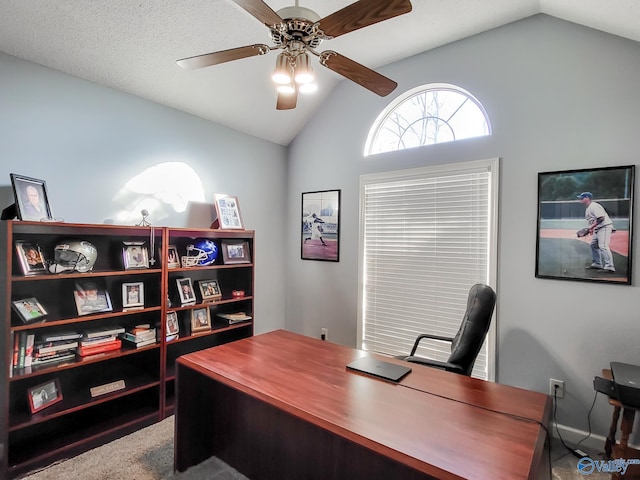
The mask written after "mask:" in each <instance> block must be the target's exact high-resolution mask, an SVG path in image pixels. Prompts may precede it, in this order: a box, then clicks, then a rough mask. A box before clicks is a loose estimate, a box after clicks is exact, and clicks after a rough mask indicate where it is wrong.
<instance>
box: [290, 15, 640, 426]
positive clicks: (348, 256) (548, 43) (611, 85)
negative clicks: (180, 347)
mask: <svg viewBox="0 0 640 480" xmlns="http://www.w3.org/2000/svg"><path fill="white" fill-rule="evenodd" d="M380 71H381V73H383V74H385V75H387V76H389V77H391V78H393V79H394V80H396V81H398V83H399V87H398V89H397V91H396V92H397V94H399V93H402V92H404V91H406V90H409V89H411V88H413V87H415V86H418V85H423V84H429V83H437V82H444V83H452V84H455V85H459V86H460V87H462V88H464V89H466V90H468V91H470V92H471V93H472V94H474V95H475V96H476V97H477V98H478V99H479V100H480V102H482V103H483V105H484V107H485V108H486V110H487V112H488V115H489V117H490V119H491V121H492V127H493V135H492V136H491V137H486V138H480V139H470V140H465V141H461V142H458V143H449V144H440V145H435V146H429V147H424V148H418V149H412V150H406V151H403V152H398V153H388V154H382V155H377V156H373V157H368V158H365V157H363V153H362V152H363V147H364V143H365V140H366V137H367V133H368V130H369V128H370V126H371V125H372V123H373V121H374V120H375V118H376V117H377V115H378V114H379V113H380V111H381V110H382V109H383V108H384V107H385V106H386V105H387V103H388V102H389V101H390V100H391V99H392V98H393V95H394V94H392V95H391V97H390V98H378V97H376V96H375V95H373V94H371V93H370V92H368V91H366V90H364V89H362V88H361V87H358V86H356V85H354V84H351V83H350V82H342V83H341V84H340V85H339V86H338V87H337V88H336V90H335V92H334V93H333V95H332V96H331V98H330V99H329V100H328V101H327V102H326V103H325V104H324V105H323V107H322V109H321V110H320V111H319V112H318V113H317V115H315V116H314V118H313V119H312V120H311V121H310V122H309V124H308V125H306V127H305V129H304V130H303V131H302V132H301V134H300V135H298V137H297V138H296V139H295V141H294V142H293V143H292V145H291V146H290V154H289V185H288V191H289V193H288V205H289V210H288V217H287V218H288V228H287V230H286V231H287V232H288V239H287V241H288V245H289V249H288V259H287V263H288V275H287V285H288V292H287V323H286V326H287V328H288V329H291V330H293V331H297V332H301V333H304V334H307V335H311V336H315V337H317V336H319V334H320V329H321V328H322V327H327V328H329V337H330V338H331V340H333V341H336V342H339V343H343V344H346V345H355V342H356V314H357V297H358V292H357V285H358V271H357V266H358V182H359V176H360V175H362V174H365V173H372V172H381V171H390V170H397V169H403V168H411V167H417V166H422V165H433V164H444V163H450V162H459V161H467V160H477V159H485V158H492V157H500V158H501V172H500V176H501V186H500V188H501V192H500V194H501V199H500V209H501V211H500V216H499V223H500V226H499V228H500V232H499V257H498V258H499V274H498V285H497V293H498V307H497V319H498V345H497V353H498V363H497V380H498V381H500V382H501V383H505V384H510V385H515V386H521V387H525V388H528V389H533V390H537V391H541V392H545V393H546V392H547V391H548V384H549V378H550V377H553V378H557V379H562V380H565V381H566V385H565V389H566V397H565V398H564V399H563V400H561V401H560V402H559V405H558V421H559V423H560V424H564V425H567V426H570V427H572V428H575V429H580V430H587V411H588V409H589V407H590V406H591V403H592V401H593V398H594V392H593V388H592V383H591V382H592V379H593V377H594V375H597V374H599V373H600V370H601V369H602V368H603V367H607V366H608V365H609V362H610V361H612V360H618V361H626V362H629V363H634V364H640V349H638V339H639V335H638V332H639V328H638V318H637V317H638V306H639V303H640V302H639V300H640V297H639V295H638V287H637V286H636V285H637V283H638V275H633V283H634V286H619V285H607V284H590V283H583V282H569V281H558V280H548V279H536V278H535V275H534V267H535V242H536V215H537V173H538V172H545V171H555V170H565V169H573V168H591V167H605V166H613V165H630V164H637V163H638V151H640V136H639V135H638V112H640V95H638V91H637V84H638V79H639V78H640V45H639V44H638V43H635V42H632V41H629V40H624V39H621V38H618V37H614V36H610V35H607V34H604V33H601V32H598V31H595V30H591V29H588V28H584V27H581V26H578V25H575V24H571V23H567V22H564V21H561V20H558V19H554V18H552V17H548V16H544V15H538V16H535V17H530V18H528V19H525V20H523V21H520V22H516V23H513V24H510V25H507V26H504V27H501V28H498V29H495V30H492V31H489V32H486V33H483V34H481V35H477V36H475V37H472V38H469V39H466V40H462V41H459V42H456V43H453V44H450V45H447V46H444V47H442V48H438V49H435V50H432V51H429V52H426V53H423V54H420V55H417V56H415V57H413V58H410V59H407V60H404V61H401V62H398V63H395V64H392V65H389V66H387V67H385V68H383V69H380ZM394 93H395V92H394ZM325 189H342V224H341V251H340V262H339V263H328V262H313V261H303V260H300V253H299V251H300V246H299V241H300V240H299V234H298V232H299V228H300V227H299V225H300V213H299V209H300V194H301V192H305V191H312V190H325ZM633 244H634V245H633V248H634V250H635V251H638V236H637V235H636V238H635V239H634V242H633ZM634 266H635V265H634ZM599 397H600V398H598V400H597V404H596V409H595V410H594V414H592V423H593V425H594V431H595V432H596V433H599V434H605V435H606V432H607V428H608V422H609V419H610V415H611V413H610V407H609V406H608V405H607V402H606V400H605V399H604V398H602V396H601V395H600V396H599Z"/></svg>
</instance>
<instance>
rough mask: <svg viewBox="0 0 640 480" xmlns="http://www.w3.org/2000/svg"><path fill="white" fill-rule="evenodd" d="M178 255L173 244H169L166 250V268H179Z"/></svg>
mask: <svg viewBox="0 0 640 480" xmlns="http://www.w3.org/2000/svg"><path fill="white" fill-rule="evenodd" d="M180 266H181V265H180V257H179V256H178V249H177V248H176V246H175V245H169V248H168V250H167V268H180Z"/></svg>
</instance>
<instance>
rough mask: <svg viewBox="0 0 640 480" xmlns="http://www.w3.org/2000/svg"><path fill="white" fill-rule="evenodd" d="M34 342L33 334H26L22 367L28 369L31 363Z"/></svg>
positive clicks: (34, 336)
mask: <svg viewBox="0 0 640 480" xmlns="http://www.w3.org/2000/svg"><path fill="white" fill-rule="evenodd" d="M35 342H36V335H35V333H27V344H26V346H25V349H24V366H25V367H30V366H31V364H32V363H33V353H34V351H33V350H34V345H35Z"/></svg>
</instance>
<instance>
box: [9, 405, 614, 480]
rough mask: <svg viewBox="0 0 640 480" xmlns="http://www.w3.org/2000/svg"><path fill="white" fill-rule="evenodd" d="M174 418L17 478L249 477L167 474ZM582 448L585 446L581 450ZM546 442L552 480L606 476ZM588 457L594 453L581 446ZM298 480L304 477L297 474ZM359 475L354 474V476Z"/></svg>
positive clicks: (211, 472) (196, 470)
mask: <svg viewBox="0 0 640 480" xmlns="http://www.w3.org/2000/svg"><path fill="white" fill-rule="evenodd" d="M173 426H174V417H169V418H167V419H165V420H163V421H162V422H160V423H157V424H155V425H152V426H150V427H147V428H144V429H142V430H139V431H137V432H134V433H132V434H131V435H127V436H126V437H123V438H121V439H118V440H115V441H113V442H111V443H108V444H106V445H103V446H101V447H99V448H95V449H93V450H90V451H88V452H86V453H83V454H82V455H78V456H77V457H74V458H71V459H69V460H65V461H62V462H59V463H56V464H54V465H52V466H49V467H47V468H45V469H43V470H40V471H38V472H32V473H30V474H29V475H27V476H24V477H22V478H23V480H112V479H118V480H249V479H247V477H245V476H244V475H242V474H240V473H239V472H237V471H236V470H234V469H233V468H231V467H230V466H229V465H227V464H225V463H224V462H222V461H220V460H218V459H217V458H211V459H209V460H207V461H205V462H203V463H201V464H200V465H197V466H195V467H192V468H190V469H189V470H187V471H186V472H183V473H177V474H174V473H173ZM585 450H586V449H585ZM565 453H566V449H564V447H562V445H561V444H560V442H558V441H556V440H554V441H553V442H552V450H551V459H552V462H553V480H579V479H581V480H582V479H585V478H588V479H589V480H605V479H607V480H609V479H610V478H611V477H610V475H605V474H602V473H597V472H594V473H592V474H591V475H588V476H585V475H582V474H581V473H580V472H578V469H577V463H578V459H577V458H576V457H574V456H573V455H571V454H566V455H565ZM587 453H588V454H589V455H590V456H591V458H593V459H594V460H600V459H601V458H602V457H601V454H600V452H595V451H587ZM300 480H304V479H300ZM354 480H359V479H354Z"/></svg>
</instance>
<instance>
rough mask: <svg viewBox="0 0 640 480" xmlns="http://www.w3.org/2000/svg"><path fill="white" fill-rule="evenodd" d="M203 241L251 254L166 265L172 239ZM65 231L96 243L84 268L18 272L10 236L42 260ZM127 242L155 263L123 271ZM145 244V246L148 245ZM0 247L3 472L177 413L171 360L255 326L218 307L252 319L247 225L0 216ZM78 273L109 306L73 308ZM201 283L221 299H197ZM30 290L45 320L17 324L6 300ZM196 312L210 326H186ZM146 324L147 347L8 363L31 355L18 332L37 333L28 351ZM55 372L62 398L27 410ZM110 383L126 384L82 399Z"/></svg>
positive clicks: (181, 244) (1, 479)
mask: <svg viewBox="0 0 640 480" xmlns="http://www.w3.org/2000/svg"><path fill="white" fill-rule="evenodd" d="M203 238H204V239H208V240H211V241H213V242H214V243H216V245H217V246H218V248H220V247H221V242H222V241H223V240H225V239H232V240H243V241H246V242H247V245H248V246H249V249H250V255H251V259H252V262H251V263H244V264H227V265H225V264H224V263H223V261H222V254H221V253H220V252H219V254H218V258H217V259H216V261H215V263H214V264H212V265H206V266H203V265H197V266H194V267H188V268H182V267H180V268H168V265H167V261H166V260H167V259H168V253H169V246H172V247H176V248H177V251H178V252H179V254H180V255H181V256H182V255H188V253H187V248H186V247H187V246H188V245H190V244H192V243H193V242H194V240H196V239H203ZM65 239H82V240H86V241H88V242H90V243H91V244H92V245H94V246H95V249H96V250H97V252H98V257H97V259H96V261H95V265H94V267H93V270H91V271H90V272H85V273H79V272H75V271H74V272H67V273H61V274H51V273H48V269H43V273H42V274H40V275H23V273H24V272H23V270H22V268H23V266H22V265H23V264H24V261H23V262H21V261H20V259H19V258H18V254H17V252H16V250H17V249H16V241H22V242H28V243H35V244H37V245H38V246H39V247H40V250H41V252H42V255H43V257H44V260H45V261H46V262H50V261H51V260H53V258H54V248H55V247H56V245H58V244H59V243H60V242H62V241H65ZM151 240H153V241H151ZM125 242H136V243H143V242H144V246H145V247H147V249H148V256H149V257H150V258H154V259H155V263H154V264H153V265H150V266H151V267H152V268H144V269H127V268H125V265H124V263H125V262H124V261H123V255H124V253H123V248H124V247H123V245H125ZM151 245H153V246H154V249H153V251H149V250H151V248H150V247H151ZM0 252H4V257H5V259H6V261H5V262H0V285H2V286H1V287H0V292H3V293H2V294H0V308H1V309H2V312H3V313H4V319H5V320H4V323H3V329H2V341H4V349H0V351H2V352H3V353H2V354H0V369H1V370H0V371H1V372H3V373H2V377H0V379H1V381H2V384H1V385H0V410H1V412H2V414H0V452H2V451H4V455H1V454H0V480H6V479H10V478H15V477H18V476H21V475H22V474H24V473H26V472H28V471H30V470H32V469H35V468H40V467H43V466H46V465H47V464H49V463H51V462H54V461H56V460H59V459H61V458H66V457H69V456H71V455H75V454H78V453H81V452H83V451H86V450H88V449H90V448H94V447H96V446H98V445H101V444H103V443H106V442H108V441H111V440H113V439H115V438H118V437H120V436H122V435H126V434H128V433H131V432H133V431H135V430H137V429H139V428H141V427H143V426H147V425H150V424H152V423H155V422H158V421H160V420H162V419H163V418H166V417H167V416H169V415H171V414H172V413H173V410H174V402H175V398H174V394H175V391H174V390H175V369H174V363H175V360H176V358H178V357H179V356H181V355H184V354H186V353H190V352H193V351H197V350H201V349H204V348H209V347H212V346H215V345H221V344H223V343H227V342H231V341H234V340H238V339H240V338H245V337H248V336H252V335H253V327H254V321H253V320H250V321H246V322H242V323H236V324H232V325H229V324H228V322H226V321H224V320H222V319H221V318H219V317H218V316H217V314H220V313H223V314H231V313H237V312H245V313H246V314H247V315H250V316H251V317H252V318H253V315H254V311H253V305H254V265H255V256H254V255H255V250H254V232H253V231H248V230H246V231H222V230H209V229H183V228H170V227H156V228H151V227H141V226H136V227H134V226H131V227H129V226H114V225H86V224H64V223H40V222H20V221H7V222H2V223H1V224H0ZM45 270H46V271H45ZM184 278H190V279H191V281H192V282H193V287H194V292H195V295H196V297H197V298H196V303H195V304H193V305H180V301H179V292H178V291H177V287H178V285H177V283H176V280H177V279H184ZM87 280H88V281H91V282H93V283H95V284H96V285H99V287H98V288H99V290H104V291H106V292H108V295H109V298H110V303H111V310H109V311H104V312H100V313H91V314H88V315H79V314H78V313H79V311H80V307H79V306H77V304H76V301H75V299H74V291H75V290H77V289H78V288H79V287H78V285H81V284H83V283H84V282H86V281H87ZM208 280H216V281H217V282H218V285H219V287H220V290H221V293H222V298H221V299H220V300H217V301H215V302H212V303H203V301H202V298H201V294H200V292H199V291H198V288H197V285H198V282H200V281H208ZM140 282H141V283H142V284H143V287H144V305H143V307H142V308H140V309H133V310H125V309H123V305H125V306H126V305H127V299H125V298H123V289H124V287H123V284H124V283H127V284H129V283H140ZM233 290H243V291H245V292H246V296H244V297H241V298H234V297H232V294H231V292H232V291H233ZM30 297H35V298H36V299H37V301H38V302H39V303H40V304H41V305H42V306H43V307H44V308H45V309H46V313H47V316H46V317H45V320H44V321H40V322H33V323H24V322H23V321H22V320H21V318H20V317H19V316H18V314H17V313H16V311H15V310H14V308H13V307H12V302H17V301H22V300H24V299H28V298H30ZM133 306H135V304H134V305H133ZM199 309H208V310H209V315H210V318H211V327H212V329H211V330H210V331H205V332H203V333H197V334H196V333H193V334H192V332H191V321H192V320H191V317H192V313H193V311H194V310H199ZM169 312H174V314H175V315H176V317H177V320H178V326H179V337H178V338H175V339H173V340H171V341H166V332H167V325H166V323H167V313H169ZM143 324H144V325H146V324H149V325H150V327H152V328H155V329H156V343H155V344H151V345H147V346H143V347H140V348H136V347H135V345H133V344H129V343H126V344H125V341H124V340H123V341H122V346H121V347H120V348H119V349H116V350H111V351H106V352H103V353H97V354H94V355H89V356H85V357H80V356H78V355H77V354H75V355H74V356H73V357H70V358H68V359H66V360H63V361H57V362H52V363H45V364H41V365H37V366H36V365H35V364H34V365H32V366H30V367H24V368H18V367H17V366H16V367H14V361H15V362H16V364H19V363H20V362H21V361H24V360H26V359H27V357H28V356H29V353H28V352H29V350H30V349H27V348H26V344H24V343H22V344H21V342H20V340H21V339H22V342H24V340H23V339H24V338H26V337H27V336H32V338H33V339H34V342H36V343H35V345H36V348H34V351H33V352H32V355H33V353H34V352H35V351H36V350H37V351H38V352H43V351H45V350H43V349H42V348H41V346H42V340H43V339H44V338H45V337H47V336H48V337H49V338H54V337H55V336H56V335H59V334H61V333H65V332H77V333H79V334H80V333H83V332H84V333H86V332H87V331H88V330H96V329H97V330H107V329H109V328H113V327H114V326H117V327H121V328H123V329H125V330H126V331H130V330H132V329H133V328H134V327H136V326H138V325H143ZM14 346H16V347H17V349H16V348H14ZM47 347H48V345H47ZM58 348H62V347H58ZM41 354H42V353H41ZM14 357H15V358H14ZM21 359H22V360H21ZM54 381H55V382H57V383H58V384H59V393H60V395H61V397H62V398H61V399H59V398H57V399H56V401H55V402H52V403H51V405H49V406H46V407H45V408H43V409H41V410H38V411H36V412H35V413H31V411H30V408H29V395H31V394H32V393H31V392H32V391H35V390H37V389H38V388H39V387H40V386H42V385H46V384H48V383H51V382H54ZM118 381H124V384H125V387H124V388H118V389H114V390H113V391H110V392H109V393H105V394H103V395H96V396H93V397H92V396H91V393H90V389H91V388H93V387H101V386H102V387H104V386H105V385H109V384H111V383H114V382H118ZM46 401H47V400H45V402H46Z"/></svg>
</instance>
